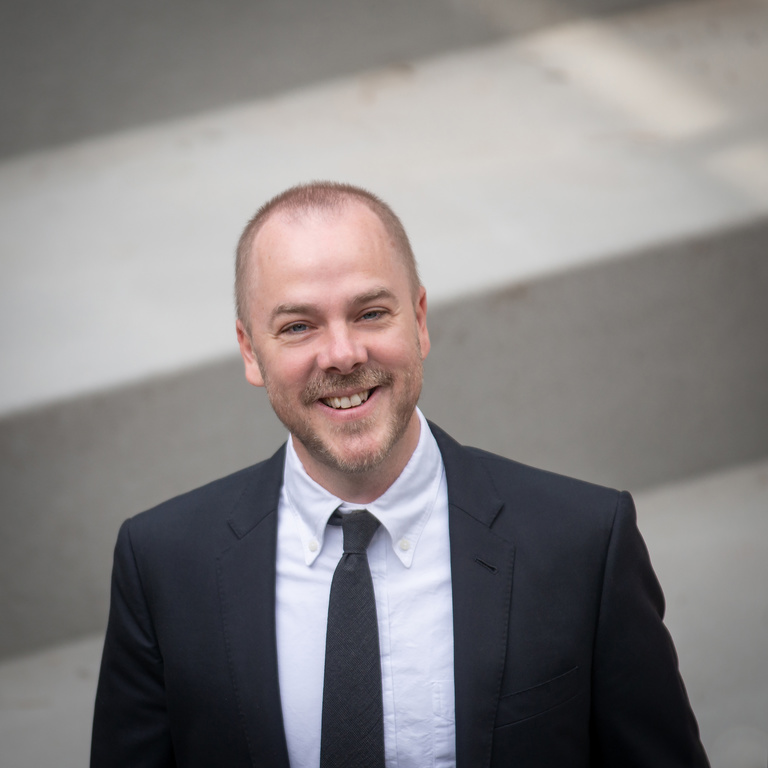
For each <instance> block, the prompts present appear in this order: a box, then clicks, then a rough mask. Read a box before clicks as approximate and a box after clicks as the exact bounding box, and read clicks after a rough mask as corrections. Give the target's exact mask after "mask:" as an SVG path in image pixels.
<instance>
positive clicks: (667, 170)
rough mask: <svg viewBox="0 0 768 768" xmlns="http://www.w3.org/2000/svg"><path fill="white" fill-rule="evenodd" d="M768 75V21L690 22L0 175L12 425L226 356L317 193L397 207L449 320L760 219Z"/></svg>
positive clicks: (316, 95)
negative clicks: (554, 278) (261, 247)
mask: <svg viewBox="0 0 768 768" xmlns="http://www.w3.org/2000/svg"><path fill="white" fill-rule="evenodd" d="M766 71H768V3H767V2H765V0H710V1H709V2H697V3H690V2H689V3H675V4H672V5H668V6H662V7H656V8H645V9H642V10H640V11H636V12H632V13H627V14H623V15H618V16H612V17H610V18H603V19H598V20H595V19H586V20H580V21H576V22H573V23H570V24H567V25H565V26H561V27H554V28H547V29H543V30H541V31H538V32H536V33H534V34H531V35H525V36H521V37H516V38H509V39H504V40H502V41H499V42H497V43H494V44H492V45H487V46H483V47H480V48H475V49H471V50H463V51H460V52H454V53H449V54H445V55H441V56H438V57H434V58H431V59H428V60H421V61H419V62H415V63H413V64H411V65H407V66H399V67H393V68H388V69H384V70H378V71H373V72H371V71H368V72H364V73H360V74H357V75H354V76H350V77H346V78H342V79H339V80H335V81H327V82H324V83H322V84H319V85H316V86H313V87H311V88H305V89H302V90H298V91H293V92H289V93H283V94H280V95H276V96H273V97H270V98H264V99H260V100H255V101H252V102H249V103H247V104H242V105H239V106H238V107H233V108H231V109H226V110H220V111H215V112H209V113H206V114H204V115H200V116H197V117H195V118H189V119H184V120H177V121H173V122H169V123H163V124H155V125H149V126H144V127H142V128H140V129H136V130H132V131H126V132H122V133H119V134H115V135H112V136H105V137H101V138H99V139H94V140H92V141H89V142H83V143H79V144H75V145H72V146H69V147H64V148H61V149H57V150H50V151H41V152H37V153H33V154H31V155H26V156H23V157H17V158H13V159H9V160H8V161H6V162H4V163H0V256H1V258H2V262H1V264H2V280H0V349H1V350H2V354H3V361H4V365H5V366H6V369H7V370H8V372H9V374H8V375H6V376H4V377H3V378H2V379H0V415H2V414H8V413H12V412H17V411H20V410H28V409H32V408H38V407H41V406H43V405H45V404H48V403H52V402H57V401H60V400H62V399H66V398H69V397H72V396H78V395H83V394H88V393H92V392H98V391H101V390H103V389H105V388H109V387H115V386H121V385H123V384H126V383H129V382H135V381H138V380H141V379H144V378H147V377H151V376H157V375H162V374H165V373H170V372H175V371H178V370H179V369H183V368H187V367H192V366H197V365H200V364H206V363H209V362H210V361H211V360H215V359H217V358H220V357H222V356H224V355H227V354H230V353H231V351H232V349H233V347H232V303H231V298H230V296H231V279H232V278H231V271H232V266H231V262H232V255H231V254H232V250H233V248H234V243H235V241H236V239H237V235H238V233H239V230H240V228H241V226H242V225H243V222H244V221H246V220H247V219H248V217H249V216H250V215H251V214H252V213H253V211H254V210H255V208H256V207H257V206H258V205H259V204H260V203H261V202H263V201H264V200H265V199H267V198H268V197H269V196H271V195H272V194H274V193H275V191H276V190H280V189H282V188H284V187H285V186H288V185H289V184H292V183H295V182H298V181H305V180H307V179H310V178H329V177H330V178H341V179H345V180H349V181H353V182H357V183H361V184H363V185H367V186H370V187H372V188H373V189H375V190H376V191H377V192H379V193H380V194H381V195H382V196H383V197H384V198H385V199H387V200H388V201H390V202H391V203H392V205H393V206H394V207H395V209H396V210H397V211H398V212H399V213H400V215H401V216H402V217H403V219H404V221H405V223H406V225H407V227H408V230H409V232H410V234H411V236H412V238H413V243H414V247H415V250H416V253H417V254H418V257H419V260H420V263H421V266H422V271H423V276H424V280H425V282H426V285H427V287H428V289H429V292H430V300H431V302H432V305H433V306H437V305H438V304H439V303H441V302H443V301H453V300H456V299H460V298H464V297H466V296H467V295H468V294H471V293H474V292H481V291H489V290H494V289H497V288H499V287H500V286H503V285H511V284H514V283H518V282H520V281H523V280H530V279H533V278H536V277H539V276H541V275H544V274H547V273H552V272H556V271H558V270H561V269H567V268H570V267H573V266H577V265H579V264H585V263H591V262H595V261H600V260H605V259H616V258H621V257H622V256H623V255H624V254H631V253H633V252H634V251H635V250H636V249H638V248H643V247H656V246H658V245H660V244H663V243H667V242H673V241H677V240H680V239H681V238H686V237H691V236H696V235H702V234H708V233H715V232H717V231H718V230H720V229H721V228H724V229H727V228H729V227H733V226H735V225H738V224H742V223H745V222H749V221H753V220H756V219H761V218H764V217H765V216H768V138H766V137H767V136H768V99H766V98H765V77H764V73H765V72H766ZM43 305H44V307H45V311H41V309H40V307H42V306H43ZM43 351H44V352H43Z"/></svg>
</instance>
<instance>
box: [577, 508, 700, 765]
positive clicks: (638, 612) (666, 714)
mask: <svg viewBox="0 0 768 768" xmlns="http://www.w3.org/2000/svg"><path fill="white" fill-rule="evenodd" d="M663 617H664V596H663V594H662V591H661V587H660V586H659V583H658V581H657V579H656V576H655V574H654V572H653V569H652V567H651V563H650V559H649V557H648V551H647V549H646V546H645V543H644V542H643V539H642V537H641V536H640V532H639V531H638V529H637V524H636V515H635V508H634V504H633V502H632V498H631V496H630V495H629V494H628V493H622V494H620V496H619V499H618V503H617V507H616V511H615V515H614V521H613V529H612V531H611V535H610V542H609V545H608V550H607V556H606V561H605V571H604V578H603V591H602V595H601V600H600V610H599V619H598V627H597V636H596V641H595V651H594V661H593V699H592V723H593V728H594V734H593V735H594V741H593V743H594V744H595V746H596V751H597V756H599V759H598V760H597V765H600V766H605V767H606V768H608V767H611V768H613V767H614V766H615V767H616V768H619V766H622V768H625V767H626V768H630V767H636V768H684V767H685V768H706V767H707V766H709V762H708V760H707V757H706V755H705V753H704V749H703V747H702V745H701V741H700V739H699V730H698V726H697V724H696V719H695V717H694V715H693V712H692V711H691V707H690V704H689V702H688V696H687V694H686V691H685V686H684V685H683V681H682V678H681V677H680V673H679V671H678V662H677V654H676V652H675V648H674V645H673V643H672V639H671V637H670V635H669V633H668V632H667V629H666V627H665V626H664V624H663Z"/></svg>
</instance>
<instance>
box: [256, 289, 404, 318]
mask: <svg viewBox="0 0 768 768" xmlns="http://www.w3.org/2000/svg"><path fill="white" fill-rule="evenodd" d="M379 299H396V297H395V294H394V293H392V291H390V290H389V288H384V287H381V288H374V289H373V290H371V291H366V292H365V293H359V294H358V295H357V296H355V297H354V298H353V299H352V301H351V302H350V306H359V305H361V304H368V303H369V302H371V301H378V300H379ZM316 311H317V306H316V305H315V304H278V305H277V306H276V307H275V308H274V309H273V310H272V312H270V315H269V318H270V320H275V319H276V318H278V317H281V316H282V315H310V314H313V313H314V312H316Z"/></svg>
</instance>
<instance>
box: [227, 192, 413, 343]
mask: <svg viewBox="0 0 768 768" xmlns="http://www.w3.org/2000/svg"><path fill="white" fill-rule="evenodd" d="M355 203H358V204H361V205H363V206H365V207H366V208H367V209H368V210H370V211H371V212H372V213H373V214H374V215H375V216H376V218H377V219H378V220H379V221H380V222H381V223H382V225H383V227H384V230H385V232H386V234H387V237H388V238H389V240H390V242H391V244H392V247H393V249H394V250H395V252H396V253H397V255H398V256H399V257H400V259H401V260H402V262H403V264H404V266H405V268H406V270H407V272H408V279H409V282H410V284H411V292H412V294H413V297H414V300H415V299H416V297H417V296H418V292H419V288H420V287H421V279H420V277H419V272H418V267H417V265H416V259H415V258H414V255H413V250H412V248H411V244H410V241H409V240H408V235H407V234H406V232H405V228H404V227H403V224H402V222H401V221H400V219H399V218H398V216H397V215H396V214H395V212H394V211H393V210H392V209H391V208H390V207H389V206H388V205H387V204H386V203H385V202H384V201H383V200H381V198H379V197H377V196H376V195H374V194H373V193H372V192H369V191H368V190H366V189H363V188H362V187H356V186H353V185H351V184H342V183H339V182H330V181H315V182H310V183H309V184H300V185H297V186H295V187H291V188H290V189H287V190H285V191H284V192H281V193H280V194H278V195H276V196H275V197H273V198H271V199H270V200H268V201H267V202H266V203H264V205H262V206H261V208H259V210H258V211H256V214H255V215H254V216H253V217H252V218H251V219H250V221H249V222H248V224H247V225H246V226H245V229H244V230H243V233H242V234H241V235H240V239H239V240H238V244H237V255H236V261H235V308H236V312H237V318H238V320H240V322H241V323H242V324H243V325H244V326H245V328H246V329H247V330H250V321H249V316H248V295H247V294H248V284H249V279H248V278H249V273H250V268H249V265H250V261H251V256H252V252H253V245H254V241H255V240H256V237H257V235H258V234H259V232H260V231H261V230H262V229H263V227H264V226H265V224H266V223H267V222H268V221H271V220H272V219H273V218H274V217H275V216H278V215H280V216H286V217H288V219H289V220H290V219H295V220H300V219H301V218H304V217H306V216H309V215H320V216H323V215H326V216H337V215H339V214H341V213H343V212H344V211H345V210H346V209H347V208H348V207H349V206H350V205H354V204H355Z"/></svg>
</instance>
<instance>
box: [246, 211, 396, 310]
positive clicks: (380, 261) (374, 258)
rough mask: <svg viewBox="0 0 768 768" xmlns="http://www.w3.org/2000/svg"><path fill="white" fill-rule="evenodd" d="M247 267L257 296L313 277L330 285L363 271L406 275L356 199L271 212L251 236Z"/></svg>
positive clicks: (385, 234)
mask: <svg viewBox="0 0 768 768" xmlns="http://www.w3.org/2000/svg"><path fill="white" fill-rule="evenodd" d="M249 266H250V268H249V271H250V278H251V279H250V287H251V291H252V293H256V294H260V295H259V297H258V298H259V299H260V300H262V301H263V300H264V299H265V298H266V296H265V295H264V294H265V292H266V293H267V294H271V293H273V292H274V291H275V290H277V289H278V288H284V287H287V286H288V284H292V283H302V282H313V281H314V282H316V283H318V284H324V285H326V287H332V286H333V285H334V284H340V283H341V282H344V281H345V280H346V279H347V278H352V277H355V278H358V279H360V278H362V277H363V276H366V275H367V276H368V277H371V278H373V277H377V276H378V278H379V279H382V280H384V279H389V280H392V279H395V280H398V279H399V278H400V277H402V278H405V279H406V280H407V270H406V268H405V265H404V263H403V260H402V258H401V257H400V256H399V255H398V252H397V250H396V248H395V246H394V243H393V242H392V239H391V238H390V236H389V233H388V232H387V230H386V228H385V227H384V225H383V223H382V222H381V220H380V219H379V217H378V216H376V214H375V213H373V211H371V210H370V209H369V208H367V207H366V206H364V205H362V204H359V203H356V202H350V203H348V204H346V205H345V206H344V207H343V208H341V209H340V210H338V211H325V210H321V211H314V210H311V211H302V212H299V213H294V212H282V211H277V212H275V213H274V214H273V215H272V216H270V218H269V219H268V220H267V221H266V222H265V223H264V224H263V225H262V227H261V229H260V230H259V232H258V233H257V234H256V237H255V238H254V241H253V246H252V249H251V257H250V265H249ZM334 281H337V283H334ZM329 283H330V285H329Z"/></svg>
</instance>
